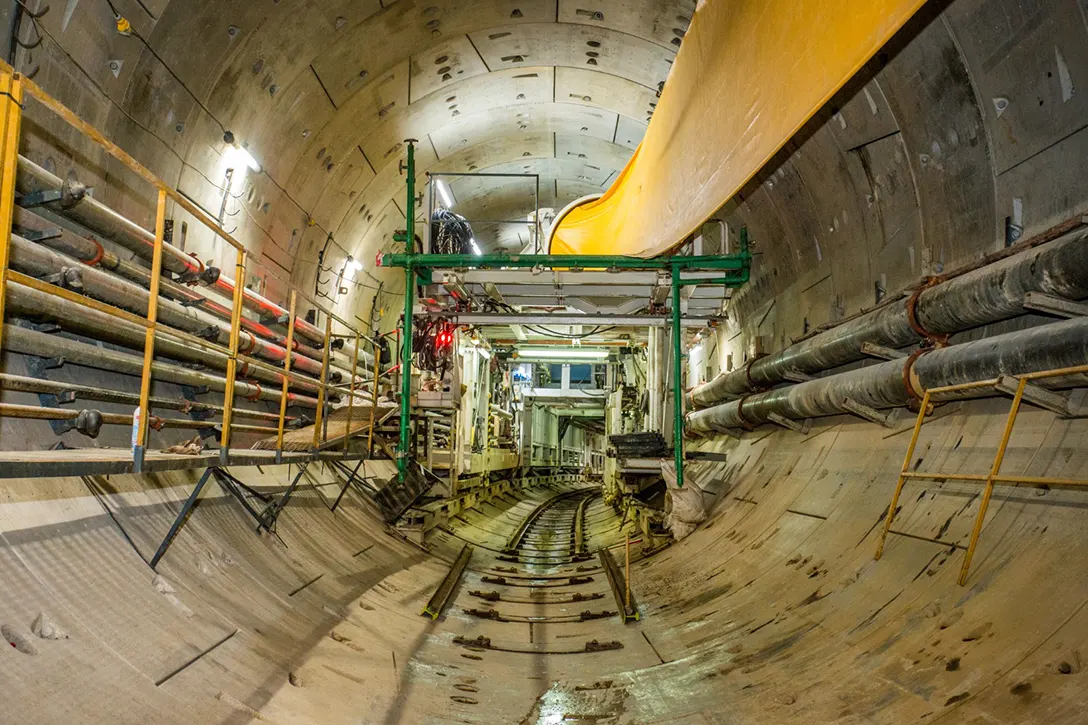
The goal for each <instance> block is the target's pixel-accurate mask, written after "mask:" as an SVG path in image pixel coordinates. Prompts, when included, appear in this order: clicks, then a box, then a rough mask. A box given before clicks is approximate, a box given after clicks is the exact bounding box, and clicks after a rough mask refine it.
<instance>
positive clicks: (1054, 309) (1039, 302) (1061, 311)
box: [1024, 292, 1088, 319]
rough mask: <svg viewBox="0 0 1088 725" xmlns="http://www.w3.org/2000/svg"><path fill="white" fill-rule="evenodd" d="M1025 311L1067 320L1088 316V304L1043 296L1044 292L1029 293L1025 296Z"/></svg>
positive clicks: (1052, 296)
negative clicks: (1033, 311)
mask: <svg viewBox="0 0 1088 725" xmlns="http://www.w3.org/2000/svg"><path fill="white" fill-rule="evenodd" d="M1024 309H1025V310H1035V311H1036V312H1042V313H1043V314H1047V315H1053V316H1055V317H1064V318H1066V319H1071V318H1073V317H1086V316H1088V304H1086V303H1084V302H1074V301H1072V300H1067V299H1065V298H1064V297H1055V296H1054V295H1047V294H1043V293H1042V292H1028V293H1027V294H1026V295H1024Z"/></svg>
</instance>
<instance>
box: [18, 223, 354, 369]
mask: <svg viewBox="0 0 1088 725" xmlns="http://www.w3.org/2000/svg"><path fill="white" fill-rule="evenodd" d="M15 224H16V226H17V227H19V228H20V231H21V230H22V229H29V230H31V231H36V232H51V233H52V234H49V235H46V236H45V237H43V238H42V239H41V240H40V241H39V242H37V243H35V245H34V247H35V248H43V247H44V248H47V249H49V250H51V251H53V252H54V253H55V255H54V256H53V257H52V258H51V262H47V261H46V259H45V258H44V257H42V256H41V255H37V257H36V258H33V259H32V258H31V256H30V255H32V254H33V252H32V251H28V252H26V253H25V254H24V255H23V256H24V257H27V259H28V262H33V263H34V264H35V268H34V270H33V271H28V270H25V269H20V270H19V271H21V272H25V273H26V274H30V275H32V276H45V275H48V274H53V273H55V272H58V271H60V270H61V268H62V267H64V266H71V265H73V264H74V261H73V260H76V261H79V262H82V263H83V264H86V265H87V266H88V267H91V268H93V269H94V270H95V271H98V272H105V273H106V277H104V278H102V277H100V278H102V279H106V278H108V279H111V280H113V279H114V277H113V275H114V274H116V275H117V276H118V277H119V278H123V279H124V280H128V281H131V282H133V283H135V284H136V285H139V286H142V287H143V288H144V289H149V288H150V286H151V271H150V270H149V269H147V268H146V267H142V266H140V265H138V264H134V263H133V262H129V261H124V260H121V259H118V258H117V256H116V255H115V254H113V253H111V252H109V251H107V250H104V249H103V247H102V245H100V244H99V243H98V242H97V241H95V240H93V239H90V238H87V237H82V236H79V235H77V234H75V233H73V232H71V231H69V230H67V229H58V228H56V227H55V226H54V225H52V224H50V223H49V221H48V220H46V219H44V218H42V217H40V216H38V215H37V214H34V213H32V212H30V211H27V210H26V209H16V210H15ZM57 232H59V234H57ZM13 239H14V238H13ZM15 243H16V242H13V244H15ZM68 257H71V258H72V259H68ZM61 260H63V263H62V262H61ZM50 263H52V265H53V266H52V267H51V268H50V267H49V264H50ZM159 293H160V298H159V299H160V300H161V301H162V302H163V306H165V304H166V301H167V300H170V301H175V302H179V303H180V304H178V305H175V306H174V307H175V308H179V309H184V310H190V311H191V312H192V313H193V315H195V316H197V317H199V318H201V320H203V324H202V325H201V329H202V330H206V329H207V328H209V327H211V326H216V327H218V328H219V330H220V333H219V341H220V342H221V343H222V344H226V342H225V341H226V340H227V339H228V338H229V331H230V327H229V324H227V323H228V322H229V320H230V318H231V310H230V308H229V307H227V306H225V305H222V304H220V303H218V302H216V301H214V300H211V299H209V298H207V297H205V296H204V295H202V294H200V293H199V292H197V291H195V290H194V289H191V288H190V287H187V286H185V285H181V284H178V283H177V282H173V281H171V280H169V279H166V278H165V277H163V278H162V279H161V280H160V286H159ZM89 294H90V293H89ZM92 296H94V295H93V294H92ZM125 297H128V298H130V299H135V298H134V297H133V296H132V295H130V294H126V295H125ZM99 299H102V300H103V301H104V302H109V303H110V304H114V305H117V306H120V307H125V308H126V309H129V310H130V311H133V312H136V313H138V314H143V312H144V311H145V310H146V309H147V302H146V299H147V294H146V293H144V294H143V296H142V298H141V299H142V300H143V302H142V303H141V304H140V306H139V309H134V308H132V307H129V306H128V305H126V304H122V303H121V302H119V301H117V300H116V299H106V298H99ZM161 315H162V310H161V309H160V317H161ZM205 318H206V319H205ZM167 324H170V325H171V326H172V327H178V328H179V329H183V330H186V331H187V332H195V331H194V330H192V329H190V328H188V327H185V326H182V325H179V324H175V323H173V322H171V323H167ZM242 331H243V334H242V338H243V339H242V349H243V350H252V351H253V352H254V354H255V355H256V356H257V357H263V358H265V359H266V360H269V361H272V362H276V363H281V362H282V361H283V352H282V350H283V348H284V346H285V345H286V343H287V341H286V339H285V338H284V337H283V335H280V334H279V333H276V332H275V331H273V330H272V329H271V328H268V327H266V326H265V325H260V324H257V323H254V322H251V321H250V320H248V319H247V318H245V317H243V318H242ZM247 338H251V339H252V341H249V340H247ZM265 341H267V342H270V343H271V344H272V346H273V347H271V348H267V349H265V348H266V346H265V345H264V344H263V342H265ZM294 351H295V355H294V356H293V357H292V363H291V365H292V367H293V368H296V369H298V370H300V371H303V372H306V373H309V374H311V375H318V374H319V373H320V372H321V358H322V350H321V349H319V348H317V349H315V348H312V347H310V346H309V345H300V344H298V343H297V342H296V344H295V345H294ZM299 356H301V357H303V358H308V360H299ZM373 360H374V358H373V356H372V355H371V354H370V353H368V352H366V351H360V354H359V369H358V372H357V378H356V381H357V382H363V381H364V380H366V379H369V378H371V377H373V375H372V373H371V372H370V369H371V368H372V367H373ZM330 365H332V367H334V368H337V369H339V370H340V373H339V374H334V375H333V376H332V380H333V382H337V383H338V382H340V381H341V379H343V373H348V372H350V371H351V368H352V363H351V360H349V359H347V357H346V356H344V355H342V354H340V353H334V354H333V355H332V358H331V360H330Z"/></svg>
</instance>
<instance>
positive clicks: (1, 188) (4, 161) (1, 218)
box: [0, 73, 23, 346]
mask: <svg viewBox="0 0 1088 725" xmlns="http://www.w3.org/2000/svg"><path fill="white" fill-rule="evenodd" d="M0 95H4V96H7V99H6V100H5V101H3V103H4V129H3V150H2V153H3V156H0V229H3V234H0V237H2V238H0V346H2V345H3V334H4V298H5V297H6V296H7V284H8V257H9V255H10V252H11V220H12V218H13V217H14V215H15V171H16V169H17V167H18V166H19V129H20V126H21V124H22V122H23V77H22V76H21V75H19V74H18V73H12V74H10V75H8V74H7V73H5V74H3V79H2V80H0Z"/></svg>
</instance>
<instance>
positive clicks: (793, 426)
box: [767, 413, 812, 436]
mask: <svg viewBox="0 0 1088 725" xmlns="http://www.w3.org/2000/svg"><path fill="white" fill-rule="evenodd" d="M767 419H768V420H769V421H771V422H772V423H774V424H776V425H780V426H782V427H783V428H788V429H789V430H792V431H795V432H797V433H800V434H801V435H806V436H807V435H808V432H809V431H810V430H812V418H805V421H804V422H803V423H798V422H797V421H796V420H790V419H789V418H786V417H785V416H782V415H779V414H778V413H770V414H768V415H767Z"/></svg>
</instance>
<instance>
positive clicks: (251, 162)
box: [238, 146, 261, 174]
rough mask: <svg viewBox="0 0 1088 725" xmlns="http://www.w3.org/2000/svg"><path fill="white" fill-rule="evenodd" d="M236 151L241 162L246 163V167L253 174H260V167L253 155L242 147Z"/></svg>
mask: <svg viewBox="0 0 1088 725" xmlns="http://www.w3.org/2000/svg"><path fill="white" fill-rule="evenodd" d="M238 151H239V155H240V156H241V157H242V160H243V161H245V162H246V166H248V167H249V168H250V169H251V170H252V171H253V173H255V174H259V173H261V165H260V164H258V163H257V159H255V158H253V154H251V153H249V149H247V148H245V147H243V146H239V147H238Z"/></svg>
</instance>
